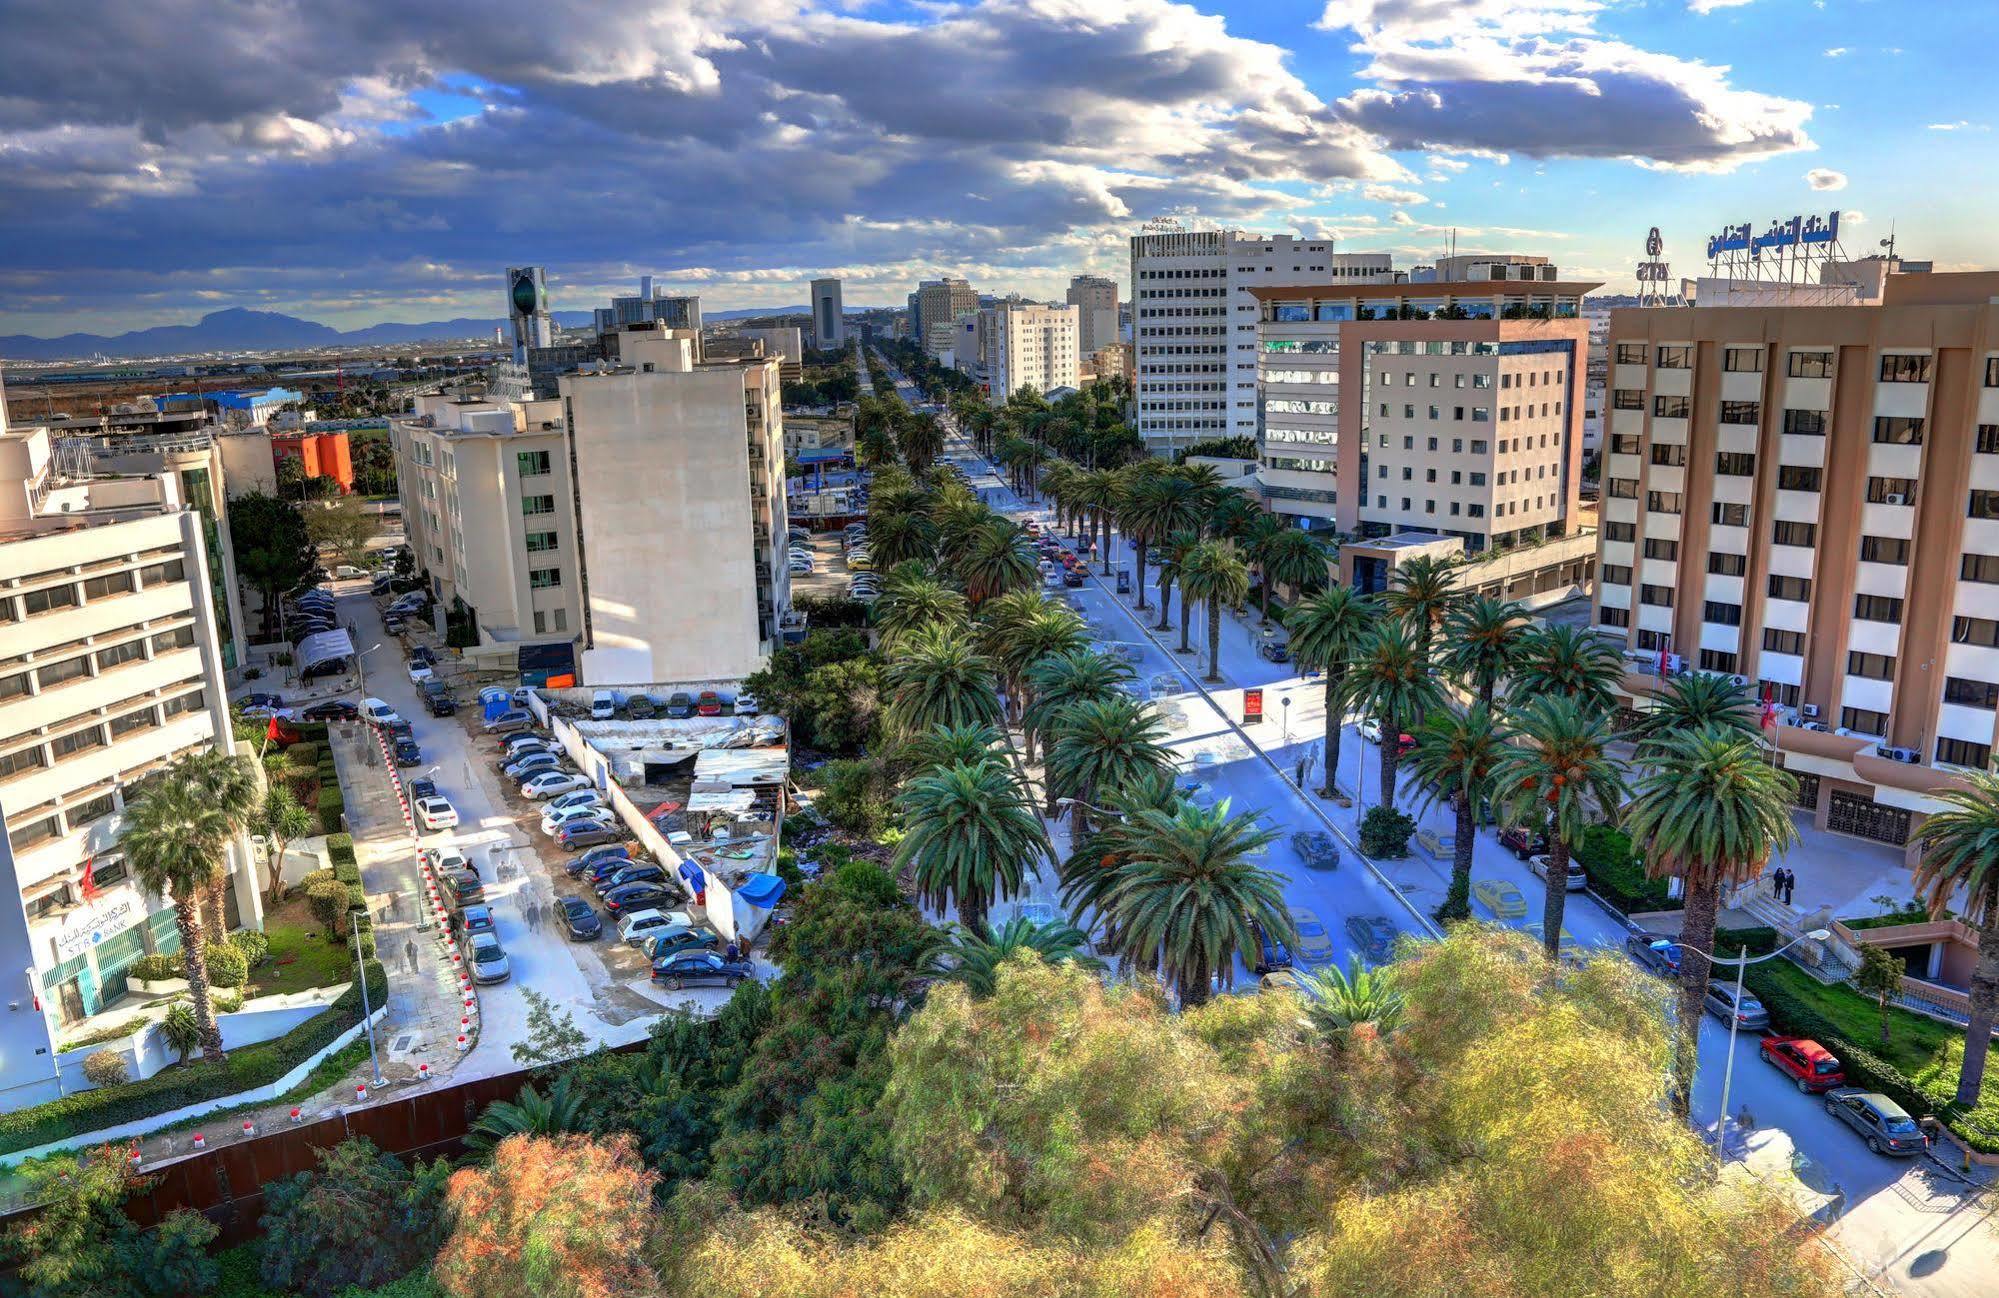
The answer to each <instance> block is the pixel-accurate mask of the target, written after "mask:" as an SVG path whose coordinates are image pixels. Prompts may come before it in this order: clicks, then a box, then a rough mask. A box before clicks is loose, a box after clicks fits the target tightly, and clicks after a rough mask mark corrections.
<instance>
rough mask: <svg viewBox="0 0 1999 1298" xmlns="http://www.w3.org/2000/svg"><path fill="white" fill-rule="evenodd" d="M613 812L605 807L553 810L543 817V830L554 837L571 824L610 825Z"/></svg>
mask: <svg viewBox="0 0 1999 1298" xmlns="http://www.w3.org/2000/svg"><path fill="white" fill-rule="evenodd" d="M610 823H611V813H610V811H609V809H607V808H604V807H571V808H570V809H569V810H567V811H551V812H549V813H548V814H546V815H544V816H543V817H542V818H541V832H542V833H544V834H546V835H548V836H549V837H550V838H554V837H555V836H556V835H557V834H559V833H561V832H562V831H563V830H565V829H568V828H569V827H570V826H571V825H590V824H596V825H608V824H610Z"/></svg>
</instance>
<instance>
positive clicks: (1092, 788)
mask: <svg viewBox="0 0 1999 1298" xmlns="http://www.w3.org/2000/svg"><path fill="white" fill-rule="evenodd" d="M1165 737H1166V728H1165V726H1163V725H1162V724H1160V721H1159V714H1158V713H1157V712H1156V711H1154V710H1153V708H1152V705H1151V704H1149V703H1140V702H1138V701H1137V700H1135V699H1132V698H1130V697H1128V696H1126V695H1123V694H1114V695H1112V696H1111V697H1109V698H1107V699H1099V700H1090V701H1085V702H1079V703H1072V704H1070V705H1069V707H1067V708H1065V709H1064V710H1063V711H1061V712H1059V713H1057V714H1056V716H1055V721H1054V725H1053V727H1052V728H1051V729H1050V730H1049V744H1048V751H1047V761H1046V766H1047V779H1048V798H1049V803H1048V814H1049V815H1051V816H1052V815H1054V814H1055V807H1056V804H1057V801H1058V800H1059V799H1061V798H1074V799H1075V800H1076V801H1075V802H1074V803H1073V804H1072V807H1071V810H1072V814H1073V816H1074V830H1073V832H1072V834H1071V836H1070V837H1071V840H1072V841H1073V840H1075V839H1079V838H1081V837H1082V835H1083V831H1084V828H1085V826H1086V825H1087V824H1088V823H1089V817H1088V813H1087V809H1086V808H1085V806H1084V805H1083V804H1085V803H1090V802H1095V801H1097V798H1098V794H1099V793H1100V792H1101V791H1103V790H1106V789H1117V788H1123V787H1125V786H1127V785H1129V784H1131V783H1132V782H1134V781H1135V780H1138V779H1140V778H1142V777H1144V776H1147V775H1150V774H1153V773H1154V772H1157V771H1163V770H1167V769H1169V767H1170V766H1171V764H1172V757H1171V755H1170V754H1168V753H1167V751H1166V749H1165V748H1164V747H1163V746H1162V744H1161V742H1160V741H1161V740H1163V739H1164V738H1165Z"/></svg>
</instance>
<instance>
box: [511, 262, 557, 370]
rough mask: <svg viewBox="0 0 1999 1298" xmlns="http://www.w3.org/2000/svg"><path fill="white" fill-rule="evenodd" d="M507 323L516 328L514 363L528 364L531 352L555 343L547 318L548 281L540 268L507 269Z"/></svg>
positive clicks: (514, 267) (553, 331)
mask: <svg viewBox="0 0 1999 1298" xmlns="http://www.w3.org/2000/svg"><path fill="white" fill-rule="evenodd" d="M507 319H508V320H509V321H510V322H511V323H512V325H513V327H514V363H515V364H516V365H525V364H527V363H528V348H530V347H550V346H553V345H554V343H555V322H554V321H553V320H551V319H550V318H549V314H548V277H547V276H546V275H545V274H544V273H543V272H542V268H541V267H539V266H510V267H508V268H507Z"/></svg>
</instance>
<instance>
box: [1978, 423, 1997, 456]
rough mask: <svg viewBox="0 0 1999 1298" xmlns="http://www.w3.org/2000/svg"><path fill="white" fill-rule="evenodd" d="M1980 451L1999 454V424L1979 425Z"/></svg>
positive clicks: (1981, 453) (1987, 453)
mask: <svg viewBox="0 0 1999 1298" xmlns="http://www.w3.org/2000/svg"><path fill="white" fill-rule="evenodd" d="M1978 453H1979V454H1980V455H1999V424H1980V425H1979V426H1978Z"/></svg>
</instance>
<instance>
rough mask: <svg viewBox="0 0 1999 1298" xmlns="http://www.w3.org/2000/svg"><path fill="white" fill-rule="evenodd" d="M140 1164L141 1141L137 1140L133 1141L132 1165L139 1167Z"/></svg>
mask: <svg viewBox="0 0 1999 1298" xmlns="http://www.w3.org/2000/svg"><path fill="white" fill-rule="evenodd" d="M138 1165H139V1142H138V1141H136V1140H135V1141H133V1142H132V1166H133V1167H137V1166H138Z"/></svg>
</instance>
